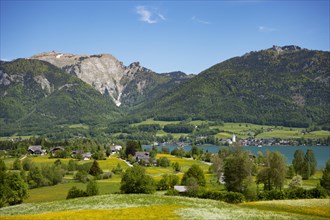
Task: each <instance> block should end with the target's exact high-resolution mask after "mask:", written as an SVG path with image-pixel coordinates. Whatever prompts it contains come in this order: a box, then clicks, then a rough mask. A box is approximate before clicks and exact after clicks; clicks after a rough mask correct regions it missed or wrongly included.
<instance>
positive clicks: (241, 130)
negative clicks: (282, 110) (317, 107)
mask: <svg viewBox="0 0 330 220" xmlns="http://www.w3.org/2000/svg"><path fill="white" fill-rule="evenodd" d="M177 123H180V121H154V120H153V119H148V120H146V121H143V122H140V123H135V124H132V125H131V126H138V125H145V124H159V125H160V126H164V125H166V124H177ZM202 123H207V121H200V120H196V121H191V122H190V124H192V125H197V126H198V125H200V124H202ZM216 128H217V129H219V130H221V132H219V133H218V134H216V137H217V138H219V139H228V138H231V137H232V134H233V133H235V134H236V136H238V138H248V137H249V136H251V135H254V134H255V131H256V130H261V129H263V132H262V133H260V134H259V135H257V138H259V139H261V138H282V139H291V138H310V139H318V138H327V137H329V136H330V131H313V132H310V133H308V134H303V133H302V131H303V130H304V128H290V127H283V126H270V125H256V124H250V123H224V124H223V125H218V126H210V129H216ZM267 129H268V130H269V131H267ZM270 129H272V130H270ZM167 134H168V133H166V132H164V131H162V130H161V131H158V132H157V136H164V135H167ZM171 135H173V136H174V138H175V139H178V138H179V137H180V136H187V135H188V134H171Z"/></svg>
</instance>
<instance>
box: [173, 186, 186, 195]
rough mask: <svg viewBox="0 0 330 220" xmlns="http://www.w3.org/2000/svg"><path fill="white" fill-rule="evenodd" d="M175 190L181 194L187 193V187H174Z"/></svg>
mask: <svg viewBox="0 0 330 220" xmlns="http://www.w3.org/2000/svg"><path fill="white" fill-rule="evenodd" d="M174 190H176V191H178V192H179V193H185V192H187V187H186V186H174Z"/></svg>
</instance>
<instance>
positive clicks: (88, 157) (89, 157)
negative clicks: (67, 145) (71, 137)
mask: <svg viewBox="0 0 330 220" xmlns="http://www.w3.org/2000/svg"><path fill="white" fill-rule="evenodd" d="M81 156H82V160H90V159H91V158H92V154H91V153H90V152H88V153H85V154H82V155H81Z"/></svg>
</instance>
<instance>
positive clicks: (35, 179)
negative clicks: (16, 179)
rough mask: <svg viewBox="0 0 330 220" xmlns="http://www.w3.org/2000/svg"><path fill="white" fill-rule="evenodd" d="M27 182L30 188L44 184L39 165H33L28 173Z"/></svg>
mask: <svg viewBox="0 0 330 220" xmlns="http://www.w3.org/2000/svg"><path fill="white" fill-rule="evenodd" d="M28 183H29V186H30V187H31V188H36V187H41V186H44V185H47V184H45V178H44V177H43V175H42V173H41V171H40V169H39V167H37V166H35V167H33V168H32V169H31V170H30V172H29V175H28Z"/></svg>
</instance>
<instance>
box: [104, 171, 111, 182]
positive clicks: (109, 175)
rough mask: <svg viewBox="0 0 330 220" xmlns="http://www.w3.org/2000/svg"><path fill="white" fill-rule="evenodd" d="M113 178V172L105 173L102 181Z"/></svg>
mask: <svg viewBox="0 0 330 220" xmlns="http://www.w3.org/2000/svg"><path fill="white" fill-rule="evenodd" d="M111 177H112V173H111V172H105V173H103V174H102V179H104V180H105V179H110V178H111Z"/></svg>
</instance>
